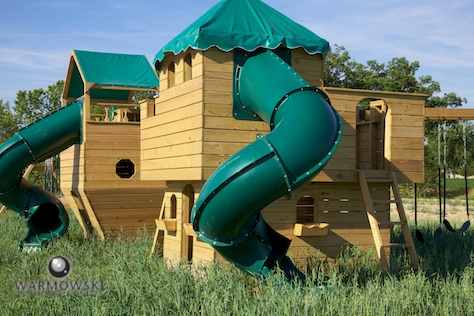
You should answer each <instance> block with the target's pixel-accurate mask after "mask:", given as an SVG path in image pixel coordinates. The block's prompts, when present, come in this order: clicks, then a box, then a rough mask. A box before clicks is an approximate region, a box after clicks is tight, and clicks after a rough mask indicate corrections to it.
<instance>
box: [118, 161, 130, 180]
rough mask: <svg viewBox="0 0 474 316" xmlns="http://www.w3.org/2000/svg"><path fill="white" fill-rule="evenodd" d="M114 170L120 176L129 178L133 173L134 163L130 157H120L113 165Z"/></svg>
mask: <svg viewBox="0 0 474 316" xmlns="http://www.w3.org/2000/svg"><path fill="white" fill-rule="evenodd" d="M115 172H116V173H117V175H118V176H119V177H120V178H131V177H132V176H133V175H134V174H135V165H134V164H133V162H132V161H131V160H130V159H121V160H120V161H119V162H117V164H116V165H115Z"/></svg>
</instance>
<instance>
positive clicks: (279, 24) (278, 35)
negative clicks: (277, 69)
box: [154, 0, 329, 63]
mask: <svg viewBox="0 0 474 316" xmlns="http://www.w3.org/2000/svg"><path fill="white" fill-rule="evenodd" d="M280 46H285V47H287V48H290V49H294V48H300V47H301V48H303V49H305V50H306V51H307V52H308V53H309V54H317V53H320V54H322V55H323V56H325V55H326V53H327V52H328V51H329V43H328V42H327V41H326V40H325V39H323V38H321V37H319V36H317V35H316V34H314V33H313V32H312V31H310V30H308V29H307V28H305V27H304V26H302V25H300V24H298V23H296V22H294V21H293V20H291V19H290V18H288V17H286V16H285V15H283V14H282V13H280V12H278V11H277V10H275V9H273V8H272V7H270V6H269V5H267V4H265V3H264V2H262V1H260V0H221V1H220V2H219V3H217V4H216V5H214V6H213V7H212V8H211V9H209V10H208V11H207V12H206V13H204V14H203V15H202V16H201V17H200V18H198V19H197V20H196V21H195V22H194V23H192V24H191V25H190V26H188V27H187V28H186V29H185V30H184V31H182V32H181V33H180V34H179V35H178V36H176V37H175V38H174V39H173V40H171V41H170V42H169V43H168V44H167V45H165V46H164V47H163V48H162V49H161V50H160V51H159V52H158V53H157V54H156V56H155V60H154V63H157V62H161V61H162V60H163V58H164V56H165V54H167V53H173V54H174V55H177V54H179V53H180V52H182V51H186V50H187V49H189V48H192V49H196V50H207V49H209V48H211V47H217V48H219V49H220V50H223V51H231V50H233V49H235V48H240V49H244V50H246V51H254V50H256V49H258V48H267V49H276V48H278V47H280Z"/></svg>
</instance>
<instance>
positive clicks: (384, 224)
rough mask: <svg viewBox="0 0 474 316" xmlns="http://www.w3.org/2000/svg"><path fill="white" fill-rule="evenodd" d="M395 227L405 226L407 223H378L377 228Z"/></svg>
mask: <svg viewBox="0 0 474 316" xmlns="http://www.w3.org/2000/svg"><path fill="white" fill-rule="evenodd" d="M396 225H400V226H401V225H407V223H405V222H379V226H380V227H383V228H386V227H393V226H396Z"/></svg>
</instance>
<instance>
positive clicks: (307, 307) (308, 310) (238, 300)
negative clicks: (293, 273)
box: [0, 211, 474, 316]
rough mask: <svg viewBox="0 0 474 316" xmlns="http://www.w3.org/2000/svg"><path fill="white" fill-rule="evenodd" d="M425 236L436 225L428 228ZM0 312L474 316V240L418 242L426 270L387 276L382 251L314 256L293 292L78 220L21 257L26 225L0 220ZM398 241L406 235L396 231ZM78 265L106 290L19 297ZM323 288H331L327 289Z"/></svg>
mask: <svg viewBox="0 0 474 316" xmlns="http://www.w3.org/2000/svg"><path fill="white" fill-rule="evenodd" d="M420 228H421V229H423V231H424V233H425V234H427V235H428V234H430V233H432V232H433V231H434V229H436V228H437V226H436V225H435V224H430V223H423V224H422V225H420ZM0 229H1V232H2V234H1V235H0V249H1V253H2V255H1V256H0V271H1V272H0V273H1V275H0V289H1V290H0V291H1V292H0V314H1V315H252V316H254V315H472V314H474V299H473V298H474V286H473V284H474V253H473V250H474V238H473V237H474V236H473V232H472V231H473V229H472V228H471V229H470V230H469V231H468V233H467V234H465V236H461V235H456V234H448V233H444V237H443V239H442V240H441V242H440V243H439V244H438V245H436V246H427V245H424V244H420V243H418V242H416V244H417V249H418V252H419V256H420V260H421V271H420V272H419V273H417V274H415V273H413V272H407V273H400V274H393V275H391V276H384V275H383V274H382V273H381V270H380V267H379V266H378V263H377V262H376V260H375V258H374V255H373V253H369V254H367V253H364V252H362V251H361V250H360V249H358V248H348V249H346V250H345V251H344V252H343V254H342V255H341V257H340V258H339V259H338V260H337V261H336V262H335V263H334V264H332V265H330V264H328V263H327V262H324V261H323V262H321V261H319V260H317V258H312V260H310V263H309V266H308V271H307V272H308V276H309V278H310V280H311V282H308V284H305V285H299V286H294V285H291V284H287V283H286V282H284V281H283V279H282V278H281V276H280V275H279V274H278V273H277V274H276V275H275V276H273V277H271V278H269V279H267V280H262V279H255V278H253V277H251V276H249V275H247V274H245V273H242V272H240V271H238V270H237V269H235V268H233V267H232V266H230V265H227V264H218V263H216V264H211V265H208V266H206V267H199V269H197V270H192V269H190V268H189V267H187V266H185V265H181V266H178V267H168V266H167V265H166V264H165V262H163V260H162V259H161V258H160V257H159V256H158V255H155V256H153V257H152V258H150V257H149V250H150V247H151V243H152V241H151V236H146V234H143V235H142V236H141V237H139V238H136V239H128V240H127V239H123V238H122V239H121V238H118V239H116V240H114V241H100V240H97V239H95V238H92V239H89V240H83V236H82V231H81V229H80V227H79V225H78V223H77V221H76V220H74V218H72V220H71V227H70V230H69V232H68V233H67V235H65V236H64V237H63V238H61V239H59V240H58V241H55V242H53V243H51V244H50V245H49V246H48V247H46V248H45V249H44V250H43V251H41V252H38V253H30V254H27V253H21V252H18V251H17V248H16V244H17V242H18V240H20V239H21V238H22V237H23V234H24V233H25V230H26V229H25V227H24V223H23V220H21V219H18V218H17V216H16V215H15V214H14V213H13V212H11V211H9V212H7V214H6V215H4V216H2V217H1V218H0ZM393 238H394V239H397V238H400V232H399V231H395V232H394V236H393ZM55 255H62V256H65V257H67V258H68V259H69V260H70V261H71V262H72V264H73V267H72V270H71V273H70V274H69V275H68V276H67V280H68V281H71V282H72V281H80V280H83V281H84V280H96V281H101V282H103V284H104V289H103V291H100V292H96V293H86V292H66V293H59V292H52V293H45V292H41V293H38V294H32V293H31V292H30V293H27V292H19V291H17V290H16V289H15V282H16V281H19V280H24V281H38V280H52V278H51V276H50V275H49V274H48V272H47V269H46V265H47V262H48V260H49V259H50V258H51V257H53V256H55ZM316 285H325V286H326V288H327V289H326V290H324V289H321V288H320V287H319V286H316Z"/></svg>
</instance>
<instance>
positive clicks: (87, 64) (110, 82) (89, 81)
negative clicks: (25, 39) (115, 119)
mask: <svg viewBox="0 0 474 316" xmlns="http://www.w3.org/2000/svg"><path fill="white" fill-rule="evenodd" d="M158 87H159V80H158V77H157V76H156V74H155V71H154V70H153V68H152V67H151V65H150V63H149V61H148V60H147V58H146V57H145V56H144V55H128V54H114V53H100V52H89V51H81V50H73V51H72V52H71V58H70V61H69V69H68V73H67V75H66V82H65V86H64V91H63V98H64V99H66V100H68V101H69V102H72V101H74V100H76V99H77V98H79V97H81V96H83V95H84V94H85V92H87V91H89V90H90V95H91V99H94V100H99V101H100V100H108V101H130V100H131V98H132V96H133V92H134V91H137V90H149V91H154V90H155V91H156V90H158Z"/></svg>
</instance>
